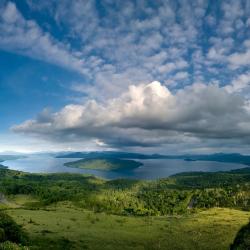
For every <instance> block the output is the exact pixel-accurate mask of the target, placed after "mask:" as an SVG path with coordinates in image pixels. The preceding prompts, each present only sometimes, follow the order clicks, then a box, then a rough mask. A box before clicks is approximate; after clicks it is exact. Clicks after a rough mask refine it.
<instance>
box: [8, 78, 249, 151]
mask: <svg viewBox="0 0 250 250" xmlns="http://www.w3.org/2000/svg"><path fill="white" fill-rule="evenodd" d="M12 130H13V131H15V132H18V133H24V134H29V135H35V136H41V137H43V138H47V139H49V140H52V141H75V140H78V141H79V140H83V139H91V140H97V141H98V142H99V143H103V145H109V146H115V147H122V146H151V147H152V146H159V145H164V144H169V143H170V144H171V143H178V142H192V141H193V142H196V143H197V142H199V141H201V140H210V139H223V140H233V139H240V140H242V142H244V141H245V142H248V141H249V139H250V107H249V103H248V102H247V101H246V100H244V99H243V98H242V97H241V96H239V95H236V94H232V93H230V92H228V91H227V90H226V89H225V88H220V87H218V86H216V85H204V84H194V85H192V86H188V87H185V88H184V89H182V90H178V91H177V92H175V93H172V92H170V91H169V89H168V88H167V87H166V86H164V85H162V84H160V83H159V82H156V81H155V82H152V83H149V84H140V85H137V86H135V85H131V86H129V89H128V91H126V92H124V93H123V94H122V95H120V96H119V97H117V98H112V99H109V100H107V101H106V102H96V101H94V100H90V101H87V102H86V103H85V104H83V105H67V106H65V107H64V108H63V109H61V110H60V111H58V112H55V113H51V112H49V111H48V110H44V111H43V112H41V113H40V114H39V115H38V117H37V118H36V119H32V120H28V121H25V122H24V123H22V124H20V125H16V126H14V127H13V128H12Z"/></svg>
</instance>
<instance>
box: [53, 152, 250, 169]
mask: <svg viewBox="0 0 250 250" xmlns="http://www.w3.org/2000/svg"><path fill="white" fill-rule="evenodd" d="M56 158H85V159H93V158H105V159H114V158H115V159H141V160H143V159H144V160H146V159H182V160H185V161H216V162H228V163H240V164H245V165H248V166H250V155H241V154H237V153H232V154H225V153H216V154H207V155H188V154H186V155H161V154H141V153H131V152H119V151H94V152H71V153H67V154H60V155H57V156H56Z"/></svg>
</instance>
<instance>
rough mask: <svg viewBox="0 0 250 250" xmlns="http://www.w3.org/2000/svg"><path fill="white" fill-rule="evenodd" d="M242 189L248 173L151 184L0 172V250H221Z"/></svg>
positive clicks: (236, 223) (243, 219)
mask: <svg viewBox="0 0 250 250" xmlns="http://www.w3.org/2000/svg"><path fill="white" fill-rule="evenodd" d="M249 185H250V169H249V168H245V169H241V170H234V171H229V172H219V173H199V172H198V173H182V174H178V175H175V176H172V177H169V178H164V179H160V180H155V181H139V180H125V179H117V180H111V181H108V180H104V179H100V178H96V177H94V176H86V175H80V174H29V173H23V172H19V171H11V170H8V169H6V168H0V192H1V198H0V207H1V210H2V212H1V214H0V216H1V218H2V219H1V223H0V242H2V243H1V244H0V246H1V247H0V249H97V250H98V249H124V250H126V249H131V250H132V249H135V248H134V247H135V246H137V247H138V246H139V247H141V249H193V246H194V242H195V244H196V249H202V250H203V249H218V250H221V249H228V248H229V247H230V245H231V244H232V243H233V241H234V238H235V236H236V234H237V232H238V230H240V228H241V227H242V226H243V225H245V224H246V223H247V222H248V218H249V217H250V212H249V209H250V188H249ZM180 225H181V226H180ZM1 235H2V236H1ZM197 237H198V238H197ZM177 238H178V239H179V238H181V239H182V241H177V240H176V239H177ZM211 238H212V239H213V241H211ZM166 239H167V240H166ZM9 245H12V246H15V247H16V248H7V247H8V246H9ZM159 245H160V248H159ZM24 246H25V247H24ZM4 247H6V248H4Z"/></svg>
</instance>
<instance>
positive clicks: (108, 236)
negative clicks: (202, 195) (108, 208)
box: [8, 202, 250, 250]
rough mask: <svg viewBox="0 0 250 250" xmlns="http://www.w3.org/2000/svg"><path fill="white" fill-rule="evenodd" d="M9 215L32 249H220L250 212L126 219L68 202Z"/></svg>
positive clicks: (216, 210)
mask: <svg viewBox="0 0 250 250" xmlns="http://www.w3.org/2000/svg"><path fill="white" fill-rule="evenodd" d="M8 213H9V214H10V215H11V216H12V217H13V218H14V219H15V220H16V221H17V222H18V223H19V224H21V225H23V227H24V228H25V229H26V230H27V232H28V233H29V235H30V238H31V240H32V243H33V245H37V246H36V247H33V248H32V247H31V249H93V250H95V249H96V250H99V249H100V250H106V249H107V250H108V249H117V250H118V249H119V250H120V249H122V250H126V249H148V250H149V249H169V250H173V249H175V250H178V249H181V250H183V249H184V250H185V249H202V250H206V249H207V250H213V249H214V250H216V249H218V250H223V249H228V247H229V245H230V244H231V243H232V242H233V239H234V237H235V235H236V233H237V231H238V230H239V229H240V228H241V226H242V225H244V224H246V223H247V222H248V218H249V217H250V213H249V212H243V211H238V210H232V209H223V208H213V209H210V210H206V211H201V212H199V213H196V214H191V215H185V216H184V215H183V216H168V217H167V216H164V217H130V216H126V217H125V216H116V215H107V214H104V213H93V212H91V211H86V210H82V209H80V208H77V207H74V206H73V205H71V203H68V202H65V203H60V204H57V205H56V206H49V207H47V208H46V209H43V210H28V209H22V208H19V209H10V210H8ZM38 245H39V246H38Z"/></svg>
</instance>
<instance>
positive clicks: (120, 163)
mask: <svg viewBox="0 0 250 250" xmlns="http://www.w3.org/2000/svg"><path fill="white" fill-rule="evenodd" d="M64 165H65V166H67V167H71V168H82V169H95V170H105V171H110V170H113V171H117V170H122V169H133V168H137V167H140V166H141V165H142V163H140V162H137V161H134V160H123V159H114V158H112V159H108V158H94V159H81V160H78V161H73V162H67V163H65V164H64Z"/></svg>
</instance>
